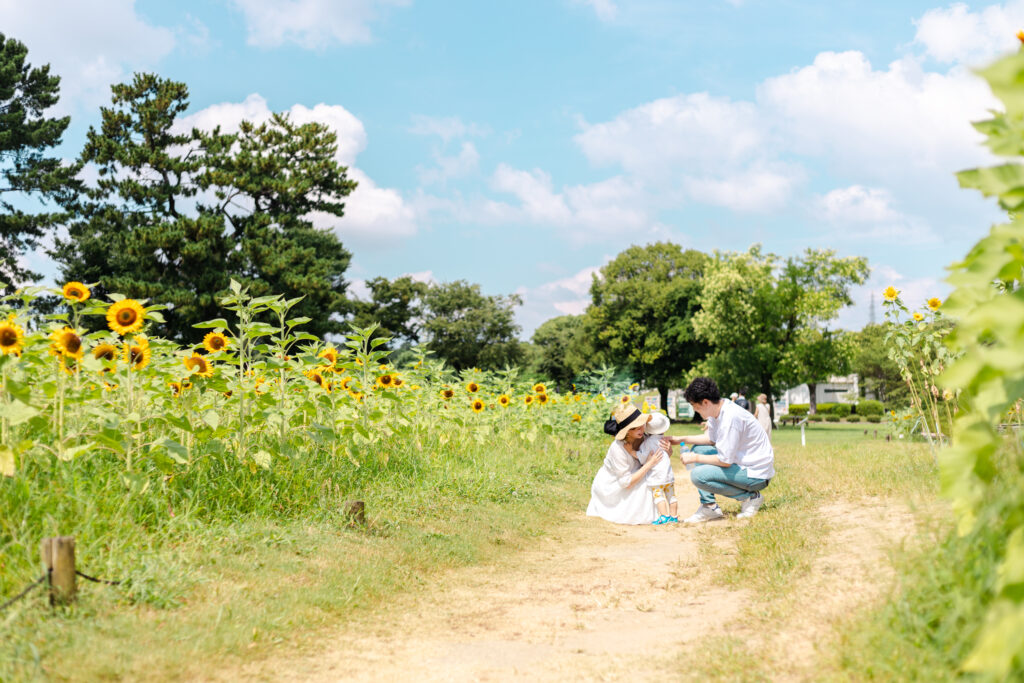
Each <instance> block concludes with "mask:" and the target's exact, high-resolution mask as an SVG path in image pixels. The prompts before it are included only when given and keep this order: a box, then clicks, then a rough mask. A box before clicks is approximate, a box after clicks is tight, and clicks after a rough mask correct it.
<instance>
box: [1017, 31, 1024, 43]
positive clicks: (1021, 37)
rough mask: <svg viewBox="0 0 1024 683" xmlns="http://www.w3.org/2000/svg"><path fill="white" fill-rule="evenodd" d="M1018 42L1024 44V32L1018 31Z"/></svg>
mask: <svg viewBox="0 0 1024 683" xmlns="http://www.w3.org/2000/svg"><path fill="white" fill-rule="evenodd" d="M1017 40H1019V41H1020V42H1022V43H1024V31H1017Z"/></svg>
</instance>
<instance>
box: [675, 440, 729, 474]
mask: <svg viewBox="0 0 1024 683" xmlns="http://www.w3.org/2000/svg"><path fill="white" fill-rule="evenodd" d="M697 445H701V444H697ZM679 459H680V460H682V461H683V464H684V465H689V464H690V463H698V464H701V465H716V466H718V467H723V468H724V467H729V463H727V462H722V461H721V460H719V459H718V457H717V456H714V455H707V454H705V453H694V452H693V451H689V452H686V453H680V454H679Z"/></svg>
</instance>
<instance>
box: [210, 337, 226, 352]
mask: <svg viewBox="0 0 1024 683" xmlns="http://www.w3.org/2000/svg"><path fill="white" fill-rule="evenodd" d="M210 346H212V347H213V348H214V349H216V350H217V351H220V350H221V349H223V348H224V341H223V340H222V339H221V338H220V337H214V338H213V339H211V340H210Z"/></svg>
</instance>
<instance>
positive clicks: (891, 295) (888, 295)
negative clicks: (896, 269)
mask: <svg viewBox="0 0 1024 683" xmlns="http://www.w3.org/2000/svg"><path fill="white" fill-rule="evenodd" d="M899 295H900V290H898V289H896V288H895V287H893V286H892V285H889V286H888V287H886V288H885V289H883V290H882V296H884V297H885V300H886V301H896V297H898V296H899Z"/></svg>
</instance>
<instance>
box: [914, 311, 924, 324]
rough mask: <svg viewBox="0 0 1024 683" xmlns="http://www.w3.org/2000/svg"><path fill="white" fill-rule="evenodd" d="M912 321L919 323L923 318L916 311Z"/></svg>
mask: <svg viewBox="0 0 1024 683" xmlns="http://www.w3.org/2000/svg"><path fill="white" fill-rule="evenodd" d="M914 320H916V321H917V322H921V321H922V320H924V316H923V315H921V314H920V313H918V312H917V311H914Z"/></svg>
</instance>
